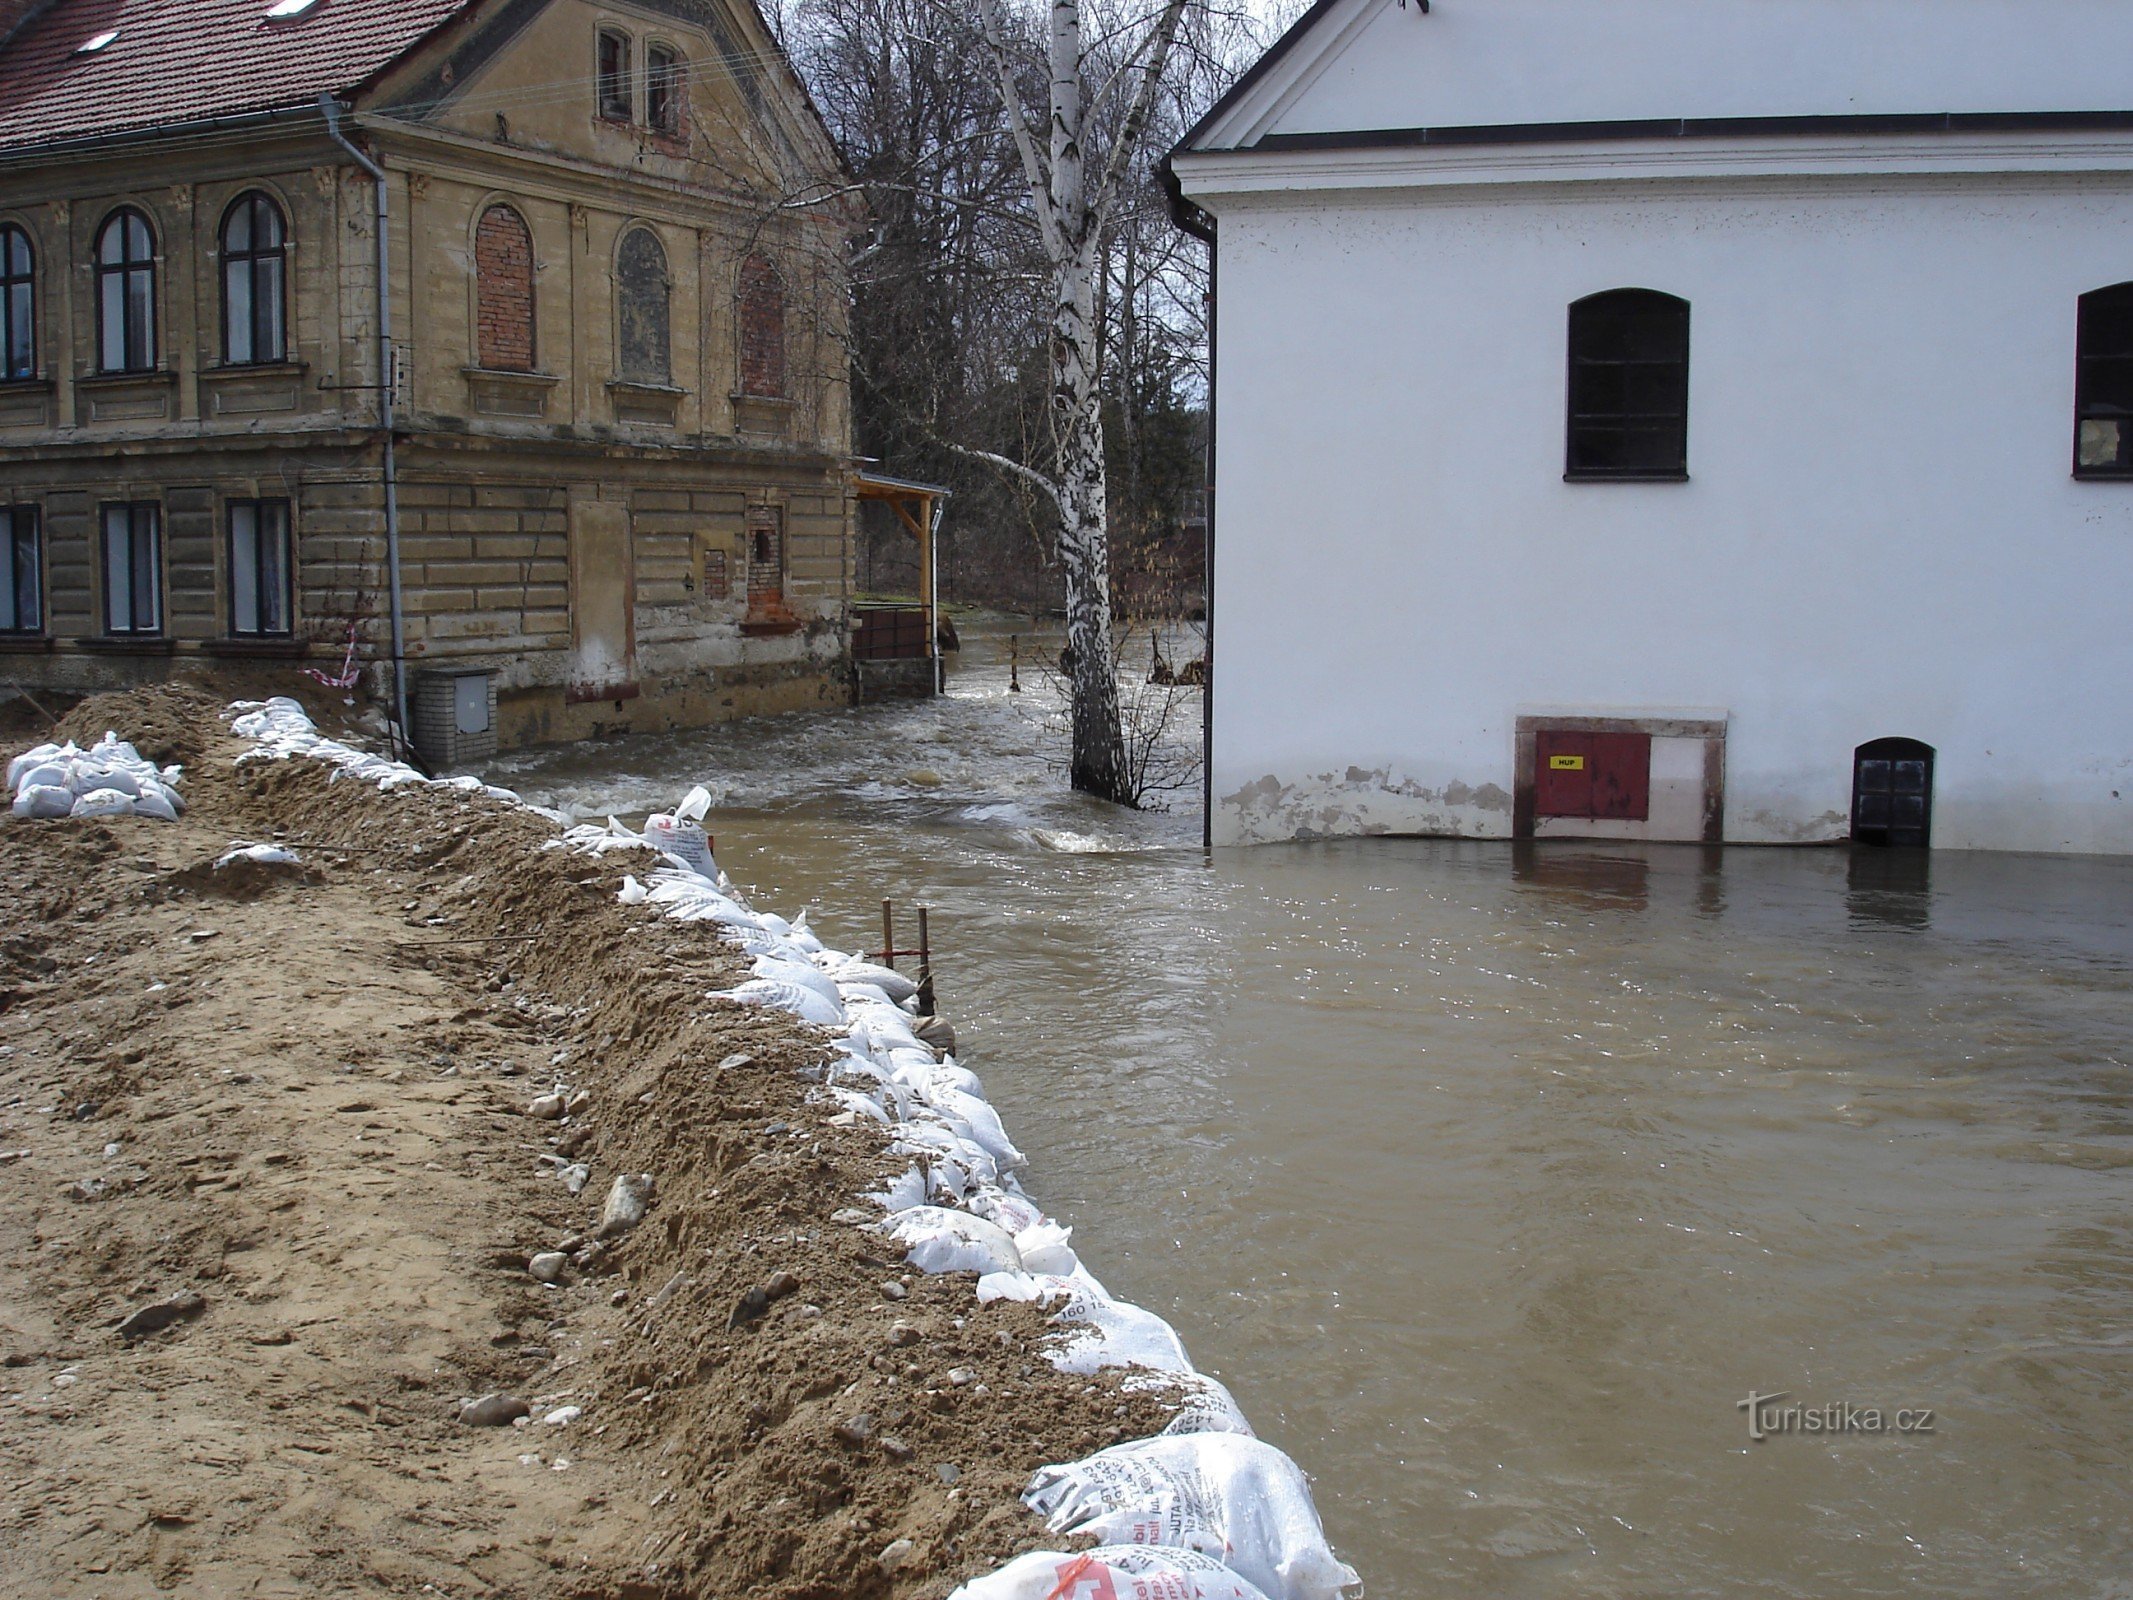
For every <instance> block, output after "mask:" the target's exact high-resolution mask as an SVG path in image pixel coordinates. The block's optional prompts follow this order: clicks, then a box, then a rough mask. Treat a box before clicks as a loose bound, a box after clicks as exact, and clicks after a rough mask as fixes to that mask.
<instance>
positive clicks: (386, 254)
mask: <svg viewBox="0 0 2133 1600" xmlns="http://www.w3.org/2000/svg"><path fill="white" fill-rule="evenodd" d="M318 108H319V111H320V112H321V113H322V114H323V115H324V117H325V118H326V133H327V135H328V136H329V137H330V138H331V139H332V140H333V142H334V143H335V144H337V145H339V146H340V147H341V148H342V149H343V150H346V151H347V152H348V154H349V155H350V156H351V157H353V158H354V160H355V163H356V165H357V166H359V167H361V168H362V169H363V170H364V171H365V172H367V173H369V174H370V178H371V181H372V182H373V183H374V184H375V185H376V186H377V193H378V428H379V430H380V432H382V433H383V434H384V436H385V574H386V583H387V587H388V589H389V590H390V592H391V596H392V601H391V604H392V628H393V716H394V719H395V721H396V722H397V723H398V724H399V729H400V740H401V742H402V743H403V744H406V743H408V742H410V739H409V731H410V728H411V726H412V725H411V724H410V723H409V721H408V718H407V620H406V613H405V612H404V610H403V609H402V606H401V599H400V471H399V464H398V462H397V461H396V459H395V457H394V452H393V293H392V189H391V187H390V186H389V184H388V183H387V180H386V177H385V169H384V168H383V167H381V166H379V165H378V164H377V163H376V162H375V161H373V160H371V159H370V157H369V156H367V155H365V154H364V153H363V152H362V150H360V149H358V148H357V147H356V146H355V145H354V144H352V143H350V142H349V139H348V137H347V135H346V134H344V133H342V132H341V112H342V107H341V103H340V102H339V101H338V100H336V99H334V98H333V96H332V95H330V94H321V95H320V96H319V97H318Z"/></svg>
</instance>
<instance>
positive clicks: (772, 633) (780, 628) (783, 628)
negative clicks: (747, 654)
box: [741, 617, 807, 639]
mask: <svg viewBox="0 0 2133 1600" xmlns="http://www.w3.org/2000/svg"><path fill="white" fill-rule="evenodd" d="M806 626H807V624H806V623H804V622H802V621H801V620H800V619H799V618H798V617H777V618H771V617H759V618H756V619H754V620H752V621H744V622H743V623H742V624H741V637H742V638H744V639H778V638H782V637H784V636H785V635H786V634H788V633H798V632H799V631H800V630H801V629H802V628H804V627H806Z"/></svg>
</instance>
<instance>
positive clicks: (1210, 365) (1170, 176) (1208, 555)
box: [1156, 0, 1427, 849]
mask: <svg viewBox="0 0 2133 1600" xmlns="http://www.w3.org/2000/svg"><path fill="white" fill-rule="evenodd" d="M1426 4H1427V0H1425V8H1426ZM1156 177H1157V179H1158V180H1159V181H1160V182H1161V183H1162V186H1163V193H1164V195H1165V196H1166V197H1168V199H1169V201H1170V220H1171V221H1172V222H1174V223H1176V224H1177V225H1178V227H1180V228H1182V229H1183V230H1184V231H1185V232H1187V233H1189V234H1191V235H1192V236H1193V237H1194V238H1195V239H1198V240H1200V241H1201V242H1202V243H1204V244H1205V245H1206V246H1207V491H1206V501H1205V503H1204V504H1203V506H1202V507H1201V515H1202V516H1203V518H1204V519H1205V524H1206V531H1205V542H1204V554H1203V560H1204V561H1205V563H1206V565H1205V569H1204V571H1203V572H1202V574H1201V582H1202V584H1203V585H1204V593H1203V606H1204V609H1205V610H1206V612H1207V677H1206V679H1205V681H1204V682H1203V683H1202V684H1201V686H1200V845H1201V848H1202V849H1210V848H1212V847H1213V845H1214V842H1215V352H1216V348H1217V346H1216V341H1215V321H1216V313H1217V309H1218V305H1219V301H1218V298H1217V296H1216V294H1215V285H1216V280H1217V275H1218V274H1219V273H1220V271H1221V267H1222V252H1221V251H1220V250H1219V249H1217V248H1216V240H1215V218H1214V214H1213V213H1212V212H1210V211H1207V210H1205V209H1203V208H1202V207H1200V206H1196V205H1194V204H1193V203H1192V202H1191V201H1190V200H1188V199H1186V198H1185V189H1184V186H1183V185H1182V184H1180V183H1179V182H1178V175H1177V172H1176V171H1175V170H1174V169H1173V168H1172V167H1171V165H1170V157H1169V156H1165V157H1163V159H1162V160H1161V161H1160V162H1158V163H1157V164H1156Z"/></svg>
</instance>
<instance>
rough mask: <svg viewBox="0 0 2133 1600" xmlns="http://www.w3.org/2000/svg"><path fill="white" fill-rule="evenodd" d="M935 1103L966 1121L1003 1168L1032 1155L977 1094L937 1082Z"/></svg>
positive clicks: (1024, 1163) (1026, 1162)
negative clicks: (1011, 1136) (1019, 1146)
mask: <svg viewBox="0 0 2133 1600" xmlns="http://www.w3.org/2000/svg"><path fill="white" fill-rule="evenodd" d="M933 1103H934V1104H935V1105H936V1106H938V1107H939V1108H940V1109H941V1110H943V1111H945V1112H947V1113H948V1114H949V1115H950V1116H952V1117H955V1118H957V1119H958V1120H960V1121H961V1122H963V1123H964V1124H965V1125H966V1126H967V1127H968V1128H969V1129H970V1137H972V1138H974V1139H976V1140H977V1142H978V1143H979V1144H980V1145H982V1146H983V1147H984V1150H985V1153H986V1154H987V1155H989V1156H991V1157H992V1159H993V1163H994V1165H996V1166H997V1167H998V1168H999V1169H1000V1170H1001V1171H1002V1172H1012V1171H1013V1170H1014V1169H1015V1168H1017V1167H1026V1166H1028V1165H1029V1157H1027V1156H1025V1155H1024V1154H1023V1153H1022V1152H1021V1151H1020V1150H1017V1149H1016V1148H1015V1144H1014V1141H1013V1140H1012V1139H1010V1138H1008V1136H1007V1129H1006V1128H1005V1127H1003V1126H1002V1125H1001V1122H1000V1113H999V1112H997V1111H995V1110H993V1108H992V1107H991V1106H990V1105H988V1104H987V1103H986V1102H985V1101H983V1100H980V1099H979V1098H978V1097H977V1096H976V1095H974V1094H965V1093H964V1092H963V1091H962V1090H960V1089H950V1088H946V1087H943V1086H939V1085H935V1086H934V1089H933Z"/></svg>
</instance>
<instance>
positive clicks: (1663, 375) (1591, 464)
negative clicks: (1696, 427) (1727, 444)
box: [1563, 289, 1689, 479]
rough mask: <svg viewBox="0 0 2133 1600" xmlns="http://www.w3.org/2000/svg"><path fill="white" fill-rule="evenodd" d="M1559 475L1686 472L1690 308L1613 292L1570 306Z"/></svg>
mask: <svg viewBox="0 0 2133 1600" xmlns="http://www.w3.org/2000/svg"><path fill="white" fill-rule="evenodd" d="M1567 432H1568V442H1567V446H1566V448H1565V451H1564V458H1565V459H1564V466H1563V476H1564V477H1566V478H1571V479H1581V478H1644V479H1652V478H1660V479H1673V478H1685V477H1687V476H1688V475H1689V303H1688V302H1687V301H1686V300H1677V299H1675V298H1674V296H1672V295H1670V294H1660V293H1658V292H1657V291H1656V290H1652V289H1612V290H1609V291H1608V292H1607V293H1605V294H1596V295H1592V296H1590V297H1588V298H1586V299H1583V300H1580V301H1578V302H1577V303H1576V304H1575V305H1573V306H1571V308H1570V422H1569V428H1568V430H1567Z"/></svg>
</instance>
